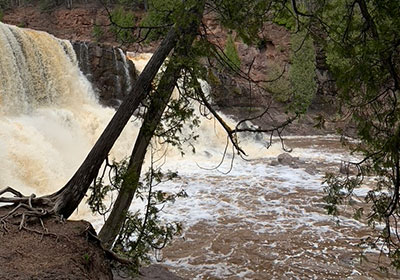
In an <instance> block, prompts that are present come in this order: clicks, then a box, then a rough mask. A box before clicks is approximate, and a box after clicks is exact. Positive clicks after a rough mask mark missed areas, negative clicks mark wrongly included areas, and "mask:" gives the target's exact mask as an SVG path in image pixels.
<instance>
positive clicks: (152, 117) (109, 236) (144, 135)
mask: <svg viewBox="0 0 400 280" xmlns="http://www.w3.org/2000/svg"><path fill="white" fill-rule="evenodd" d="M201 15H202V9H201V10H200V11H199V16H198V17H197V18H196V19H195V20H193V22H192V23H191V30H190V31H191V32H190V33H187V34H185V35H184V37H183V38H181V40H180V41H179V42H178V44H177V48H176V49H175V51H174V55H173V57H172V58H171V60H170V62H169V63H168V66H167V68H166V70H165V72H164V74H163V75H162V78H161V80H160V82H159V84H158V86H157V95H156V96H154V97H153V99H152V101H151V104H150V107H149V109H148V111H147V113H146V115H145V117H144V120H143V124H142V126H141V128H140V131H139V134H138V136H137V138H136V142H135V146H134V148H133V150H132V154H131V158H130V160H129V165H128V169H127V172H126V174H125V178H124V181H123V183H122V186H121V189H120V190H119V193H118V197H117V199H116V201H115V203H114V206H113V208H112V211H111V213H110V216H109V217H108V218H107V220H106V222H105V224H104V225H103V227H102V228H101V230H100V233H99V238H100V240H101V241H102V242H103V244H104V246H106V247H107V248H111V247H112V244H113V243H114V241H115V239H116V238H117V236H118V233H119V232H120V230H121V227H122V225H123V222H124V220H125V218H126V214H127V212H128V210H129V207H130V205H131V203H132V200H133V197H134V195H135V192H136V190H137V188H138V185H139V178H140V173H141V170H142V165H143V161H144V158H145V155H146V151H147V148H148V146H149V144H150V141H151V138H152V137H153V136H154V133H155V130H156V128H157V126H158V125H159V124H160V122H161V118H162V115H163V113H164V111H165V108H166V107H167V104H168V101H169V100H170V98H171V96H172V93H173V90H174V87H175V85H176V83H177V80H178V78H179V77H180V75H181V70H182V69H183V68H184V67H185V65H182V58H184V57H187V56H189V55H190V49H191V46H192V43H193V41H194V39H195V37H196V34H197V30H198V27H199V24H200V19H201Z"/></svg>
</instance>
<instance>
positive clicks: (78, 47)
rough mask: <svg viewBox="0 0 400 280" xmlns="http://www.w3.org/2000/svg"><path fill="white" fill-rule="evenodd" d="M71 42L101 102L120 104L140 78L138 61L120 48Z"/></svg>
mask: <svg viewBox="0 0 400 280" xmlns="http://www.w3.org/2000/svg"><path fill="white" fill-rule="evenodd" d="M72 45H73V47H74V50H75V53H76V56H77V59H78V61H79V67H80V69H81V71H82V72H83V73H84V74H85V75H86V77H87V78H88V80H89V81H90V82H91V83H92V85H93V87H94V90H95V91H96V93H97V94H98V97H99V100H100V102H101V103H103V104H104V105H107V106H113V107H117V106H118V105H119V104H120V102H121V100H123V99H124V97H125V96H126V94H128V93H129V92H130V90H131V89H132V85H133V83H134V82H135V80H136V78H137V73H136V69H135V65H134V64H133V63H132V61H130V60H129V59H127V58H126V56H125V53H124V52H123V50H121V49H120V48H114V47H111V46H108V45H101V44H99V43H93V42H82V41H75V42H73V43H72Z"/></svg>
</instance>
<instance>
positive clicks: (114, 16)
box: [110, 6, 135, 43]
mask: <svg viewBox="0 0 400 280" xmlns="http://www.w3.org/2000/svg"><path fill="white" fill-rule="evenodd" d="M111 21H112V22H113V23H114V24H113V25H111V27H110V30H111V32H112V33H114V35H115V37H116V39H117V40H118V41H119V42H121V43H129V42H132V41H133V33H132V28H133V27H134V26H135V15H134V14H133V13H132V12H131V11H127V10H125V9H124V8H123V7H121V6H120V7H117V8H115V9H114V10H113V11H112V12H111Z"/></svg>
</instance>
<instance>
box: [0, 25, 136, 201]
mask: <svg viewBox="0 0 400 280" xmlns="http://www.w3.org/2000/svg"><path fill="white" fill-rule="evenodd" d="M0 76H1V80H0V85H1V86H0V145H1V147H2V149H1V151H0V162H1V164H0V172H1V176H0V186H7V185H8V186H12V187H14V188H17V189H19V190H21V191H22V192H24V193H27V194H29V193H36V194H39V195H40V194H45V193H49V192H53V191H55V190H57V189H58V188H60V187H62V186H63V185H64V184H65V183H66V182H67V180H68V179H69V178H70V176H71V175H72V174H73V173H74V171H75V170H76V169H77V167H78V166H79V165H80V163H81V162H82V160H83V159H84V157H85V156H86V154H87V153H88V151H89V150H90V148H91V146H92V145H93V144H94V142H95V141H96V140H97V137H98V136H99V134H100V133H101V132H102V130H103V128H104V127H105V125H106V124H107V123H108V121H109V119H110V118H111V117H112V115H113V113H114V110H113V109H109V108H105V107H102V106H101V105H99V104H98V102H97V100H96V98H95V96H94V93H93V91H92V88H91V85H90V83H89V82H88V81H87V80H86V78H85V77H84V76H83V74H82V73H81V72H80V70H79V68H78V66H77V59H76V57H75V53H74V51H73V49H72V46H71V44H70V42H68V41H64V40H59V39H57V38H55V37H53V36H51V35H49V34H47V33H44V32H38V31H33V30H29V29H20V28H17V27H15V26H10V25H6V24H3V23H0ZM134 125H135V124H130V125H129V127H130V128H129V127H128V129H127V132H124V133H127V134H129V135H130V137H125V142H124V137H121V140H119V141H118V143H117V145H116V147H115V148H114V149H113V154H112V157H116V158H122V157H124V156H125V155H126V151H129V150H130V149H131V147H132V144H133V140H132V139H134V137H135V130H136V129H133V127H134Z"/></svg>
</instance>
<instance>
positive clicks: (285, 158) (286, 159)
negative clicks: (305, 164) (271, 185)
mask: <svg viewBox="0 0 400 280" xmlns="http://www.w3.org/2000/svg"><path fill="white" fill-rule="evenodd" d="M294 160H295V158H293V157H292V156H291V155H290V154H288V153H283V154H280V155H279V156H278V162H279V163H280V164H282V165H291V164H292V163H293V161H294Z"/></svg>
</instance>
